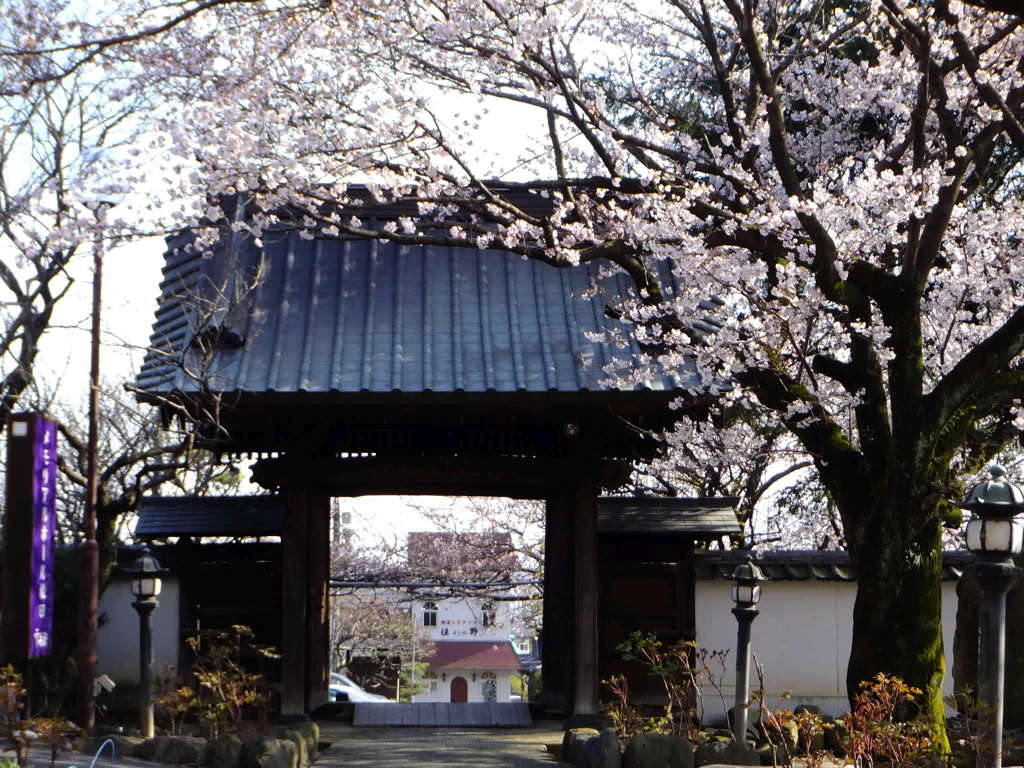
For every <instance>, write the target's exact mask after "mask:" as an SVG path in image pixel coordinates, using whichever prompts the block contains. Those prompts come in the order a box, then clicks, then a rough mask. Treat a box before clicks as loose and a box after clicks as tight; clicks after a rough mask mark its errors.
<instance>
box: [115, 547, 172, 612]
mask: <svg viewBox="0 0 1024 768" xmlns="http://www.w3.org/2000/svg"><path fill="white" fill-rule="evenodd" d="M124 570H125V572H126V573H130V574H132V594H133V595H134V596H135V599H136V600H149V599H151V598H154V597H156V596H157V595H159V594H160V587H161V586H162V583H161V581H160V577H161V576H162V575H163V574H164V569H163V568H162V567H161V565H160V561H159V560H157V559H156V558H155V557H153V555H151V554H150V552H149V549H147V548H146V547H143V548H142V551H141V552H140V553H139V556H138V557H137V558H136V559H135V561H134V562H133V563H132V564H131V565H130V566H128V567H126V568H125V569H124Z"/></svg>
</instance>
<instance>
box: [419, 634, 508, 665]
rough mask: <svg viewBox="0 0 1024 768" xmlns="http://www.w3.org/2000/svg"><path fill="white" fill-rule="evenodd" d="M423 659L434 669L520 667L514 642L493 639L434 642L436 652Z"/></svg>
mask: <svg viewBox="0 0 1024 768" xmlns="http://www.w3.org/2000/svg"><path fill="white" fill-rule="evenodd" d="M423 661H425V662H426V663H427V664H429V665H430V666H431V668H433V669H445V668H451V667H462V668H467V667H468V668H473V669H519V667H520V666H521V664H520V663H519V657H517V656H516V653H515V651H513V650H512V644H511V643H510V642H508V641H507V640H505V641H491V640H449V641H445V642H438V643H434V653H433V654H431V655H430V656H426V657H424V659H423Z"/></svg>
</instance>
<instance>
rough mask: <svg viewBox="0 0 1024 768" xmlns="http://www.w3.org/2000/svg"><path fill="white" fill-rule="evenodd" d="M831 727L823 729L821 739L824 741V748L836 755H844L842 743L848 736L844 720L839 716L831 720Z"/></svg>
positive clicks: (848, 732) (844, 750)
mask: <svg viewBox="0 0 1024 768" xmlns="http://www.w3.org/2000/svg"><path fill="white" fill-rule="evenodd" d="M831 723H832V727H831V728H826V729H825V734H824V738H823V741H824V743H825V749H827V750H829V751H830V752H834V753H835V754H837V755H845V754H846V748H845V747H844V746H843V744H845V743H846V741H847V739H848V738H849V736H850V731H849V729H847V727H846V721H845V720H842V719H841V718H839V719H836V720H832V721H831Z"/></svg>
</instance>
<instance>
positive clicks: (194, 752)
mask: <svg viewBox="0 0 1024 768" xmlns="http://www.w3.org/2000/svg"><path fill="white" fill-rule="evenodd" d="M153 760H154V761H155V762H158V763H165V764H167V765H202V764H203V763H205V762H206V739H202V738H199V737H198V736H161V737H160V740H159V742H158V744H157V748H156V754H154V755H153Z"/></svg>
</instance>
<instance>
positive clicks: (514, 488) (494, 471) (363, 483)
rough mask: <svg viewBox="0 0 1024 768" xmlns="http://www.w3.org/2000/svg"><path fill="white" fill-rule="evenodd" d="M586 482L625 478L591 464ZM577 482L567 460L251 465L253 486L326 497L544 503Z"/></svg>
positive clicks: (390, 459) (613, 484)
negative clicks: (299, 489) (297, 488)
mask: <svg viewBox="0 0 1024 768" xmlns="http://www.w3.org/2000/svg"><path fill="white" fill-rule="evenodd" d="M588 471H589V472H590V473H592V476H591V477H590V478H588V481H589V482H592V483H595V484H596V485H597V486H600V487H603V488H617V487H619V486H621V485H622V484H623V483H624V482H625V481H626V480H627V479H628V477H629V466H628V465H627V464H626V463H624V462H618V461H611V460H606V461H600V462H594V464H593V466H591V467H590V468H589V470H588ZM579 476H580V469H579V465H578V464H577V463H576V462H574V461H572V460H570V459H566V458H561V459H552V458H524V457H519V456H472V455H444V454H441V455H429V456H427V455H420V454H416V455H402V454H391V455H382V456H374V457H368V458H330V457H329V458H314V459H311V458H309V457H291V456H283V457H278V458H272V459H261V460H260V461H257V462H256V463H255V464H254V465H253V475H252V477H253V480H254V481H255V482H257V483H259V484H260V485H261V486H263V487H264V488H268V489H271V490H278V489H281V488H284V487H288V486H290V485H295V484H300V483H301V484H303V485H305V486H306V487H308V488H309V489H310V490H311V491H315V492H316V493H322V494H326V495H330V496H370V495H393V494H410V495H416V494H423V495H449V496H506V497H509V498H515V499H544V498H548V497H549V496H551V495H552V494H553V493H557V492H558V489H559V488H560V487H562V486H563V485H564V484H565V482H566V478H574V477H579Z"/></svg>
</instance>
